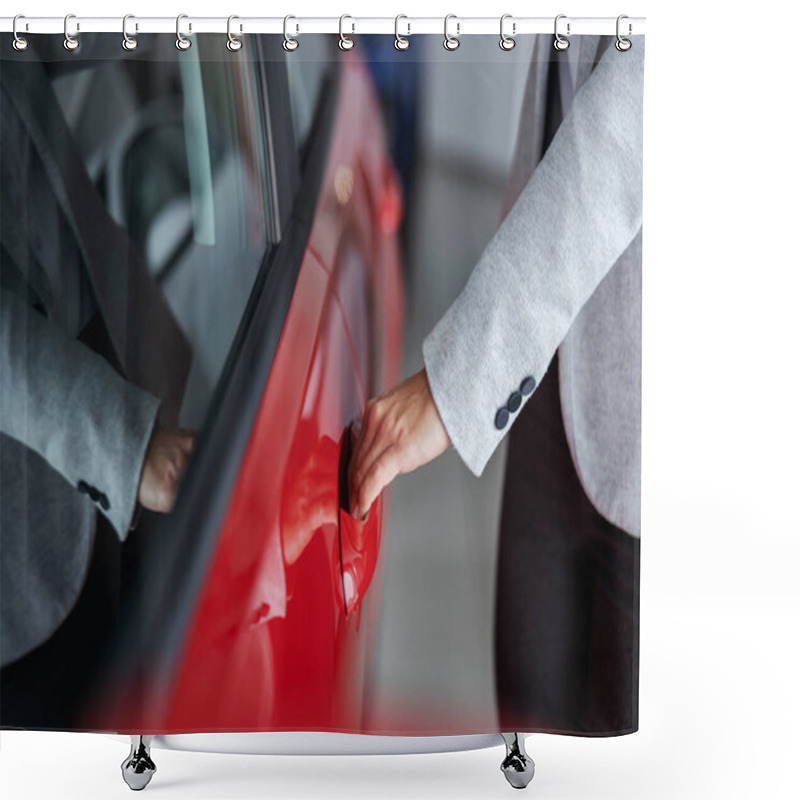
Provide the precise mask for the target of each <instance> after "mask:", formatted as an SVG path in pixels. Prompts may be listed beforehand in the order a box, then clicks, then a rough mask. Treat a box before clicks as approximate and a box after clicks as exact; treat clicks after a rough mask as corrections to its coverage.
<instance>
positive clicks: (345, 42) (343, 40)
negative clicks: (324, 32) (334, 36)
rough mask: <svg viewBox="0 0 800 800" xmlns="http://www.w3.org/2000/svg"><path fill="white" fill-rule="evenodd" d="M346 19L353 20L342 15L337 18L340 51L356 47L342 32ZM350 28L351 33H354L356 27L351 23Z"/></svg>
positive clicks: (348, 16) (347, 15) (346, 15)
mask: <svg viewBox="0 0 800 800" xmlns="http://www.w3.org/2000/svg"><path fill="white" fill-rule="evenodd" d="M346 19H353V18H352V17H351V16H350V15H349V14H342V16H341V17H339V49H340V50H352V49H353V48H354V47H355V46H356V43H355V42H354V41H353V40H352V39H351V38H350V37H349V36H345V35H344V31H343V29H342V26H343V25H344V21H345V20H346ZM351 28H352V30H351V33H355V30H356V25H355V23H354V22H353V23H351Z"/></svg>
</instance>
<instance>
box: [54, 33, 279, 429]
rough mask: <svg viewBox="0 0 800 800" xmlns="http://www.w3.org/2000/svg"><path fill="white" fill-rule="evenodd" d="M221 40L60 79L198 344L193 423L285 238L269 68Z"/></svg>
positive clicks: (85, 142)
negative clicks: (278, 233)
mask: <svg viewBox="0 0 800 800" xmlns="http://www.w3.org/2000/svg"><path fill="white" fill-rule="evenodd" d="M162 43H166V44H164V45H163V46H165V47H167V46H169V45H170V44H171V43H169V42H167V41H166V39H163V40H162ZM217 44H218V42H211V43H209V42H206V41H203V40H202V39H199V40H198V41H196V42H195V43H194V46H193V47H191V48H190V49H189V50H187V51H185V52H184V53H181V54H180V58H175V57H174V55H172V54H170V55H169V57H168V58H165V59H164V60H160V59H159V58H157V55H158V54H154V56H151V57H148V59H146V60H145V59H137V60H134V59H119V60H115V61H96V62H91V63H89V65H88V68H85V69H82V70H79V71H77V72H69V73H66V74H64V75H60V76H58V77H57V78H56V79H55V80H54V87H55V90H56V93H57V96H58V97H59V100H60V102H61V104H62V107H63V108H64V112H65V116H66V117H67V120H68V123H69V124H70V126H71V128H72V130H73V133H74V135H75V137H76V141H77V142H78V143H79V146H80V148H81V150H82V153H83V156H84V159H85V162H86V166H87V169H88V170H89V173H90V175H91V176H92V178H93V180H94V181H95V183H96V185H97V187H98V189H99V191H100V192H101V193H102V195H103V197H104V199H105V202H106V205H107V207H108V209H109V212H110V213H111V215H112V216H113V218H114V219H115V220H116V221H117V222H118V223H119V224H120V225H122V226H123V227H124V228H125V229H126V230H127V231H128V234H129V235H130V237H131V239H132V240H133V242H134V244H135V245H136V246H137V248H138V250H139V252H140V253H141V255H142V256H143V258H144V259H145V261H146V263H147V266H148V269H149V270H150V272H151V273H152V274H153V275H154V276H155V277H156V279H157V280H158V282H159V284H160V285H161V288H162V290H163V292H164V294H165V296H166V298H167V301H168V303H169V305H170V307H171V309H172V311H173V314H174V315H175V317H176V318H177V320H178V322H179V324H180V326H181V328H182V329H183V331H184V333H185V334H186V335H187V337H188V339H189V341H190V344H191V346H192V351H193V353H192V366H191V371H190V374H189V379H188V384H187V387H186V392H185V395H184V397H185V400H184V405H183V408H182V410H181V423H182V424H184V425H187V426H191V427H199V425H200V424H201V423H202V420H203V417H204V415H205V412H206V410H207V407H208V403H209V400H210V398H211V395H212V393H213V390H214V386H215V384H216V382H217V380H218V378H219V375H220V373H221V370H222V367H223V365H224V363H225V359H226V357H227V355H228V352H229V350H230V347H231V343H232V341H233V340H234V335H235V333H236V330H237V328H238V325H239V322H240V320H241V317H242V313H243V311H244V309H245V306H246V304H247V300H248V297H249V295H250V292H251V289H252V287H253V282H254V280H255V277H256V274H257V272H258V270H259V267H260V265H261V263H262V261H263V258H264V255H265V252H266V251H267V250H268V249H269V248H270V247H271V245H272V244H274V241H273V240H274V238H275V236H274V234H273V230H274V225H273V219H272V215H273V213H274V212H273V209H272V208H271V202H270V198H271V196H272V194H271V191H270V173H269V170H268V164H269V158H268V153H267V142H268V136H267V135H266V132H265V130H264V127H265V123H264V119H265V114H264V109H263V105H264V96H265V95H264V91H265V88H264V87H263V85H262V83H263V81H262V77H261V76H262V73H261V71H260V64H259V62H258V61H257V60H251V59H234V58H224V59H214V58H209V57H208V56H207V55H205V54H204V53H203V52H202V51H203V48H204V47H207V48H211V47H214V46H216V45H217ZM172 49H173V50H174V46H173V47H172ZM164 55H165V56H166V55H167V54H164ZM204 55H205V57H204Z"/></svg>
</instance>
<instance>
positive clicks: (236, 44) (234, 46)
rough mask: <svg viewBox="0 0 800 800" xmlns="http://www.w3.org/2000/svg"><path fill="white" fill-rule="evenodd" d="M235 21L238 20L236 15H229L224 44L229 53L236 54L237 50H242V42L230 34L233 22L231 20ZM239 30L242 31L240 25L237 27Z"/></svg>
mask: <svg viewBox="0 0 800 800" xmlns="http://www.w3.org/2000/svg"><path fill="white" fill-rule="evenodd" d="M235 19H239V17H237V16H236V14H231V15H230V16H229V17H228V42H227V44H226V47H227V48H228V50H230V51H231V53H236V52H238V51H239V50H241V49H242V40H241V39H237V38H236V37H235V36H234V35H233V34H232V33H231V22H233V20H235ZM239 30H240V31H241V30H242V28H241V25H240V26H239Z"/></svg>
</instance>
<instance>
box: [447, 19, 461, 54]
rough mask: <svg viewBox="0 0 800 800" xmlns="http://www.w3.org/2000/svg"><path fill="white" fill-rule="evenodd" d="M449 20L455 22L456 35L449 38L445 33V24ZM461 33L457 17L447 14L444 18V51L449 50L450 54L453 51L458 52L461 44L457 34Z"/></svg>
mask: <svg viewBox="0 0 800 800" xmlns="http://www.w3.org/2000/svg"><path fill="white" fill-rule="evenodd" d="M451 19H454V20H456V35H455V36H451V35H450V34H449V33H448V31H447V23H448V22H450V20H451ZM460 33H461V23H460V22H458V17H456V15H455V14H448V15H447V16H446V17H445V18H444V42H443V43H442V44H444V49H445V50H449V51H450V52H452V51H453V50H458V46H459V45H460V44H461V42H460V41H459V39H458V36H459V34H460Z"/></svg>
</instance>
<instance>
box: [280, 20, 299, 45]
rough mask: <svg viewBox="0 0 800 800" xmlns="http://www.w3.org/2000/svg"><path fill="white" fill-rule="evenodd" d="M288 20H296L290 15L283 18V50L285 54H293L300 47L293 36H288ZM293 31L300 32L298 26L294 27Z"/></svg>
mask: <svg viewBox="0 0 800 800" xmlns="http://www.w3.org/2000/svg"><path fill="white" fill-rule="evenodd" d="M290 19H297V17H295V16H293V15H292V14H287V15H286V16H285V17H284V18H283V49H284V50H286V52H287V53H293V52H294V51H295V50H297V48H298V47H300V42H299V41H298V40H297V37H295V36H289V30H288V26H289V20H290ZM295 31H296V32H299V31H300V26H299V25H295Z"/></svg>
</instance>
